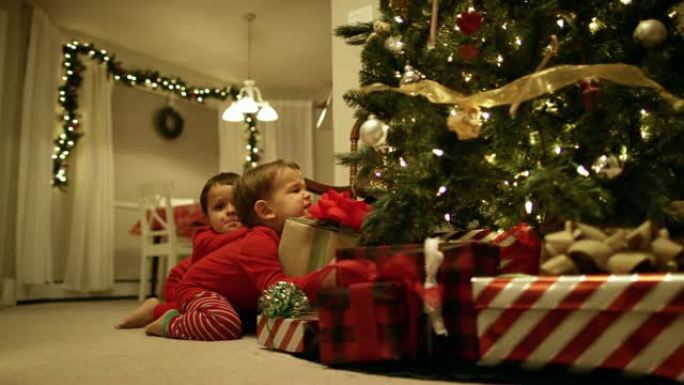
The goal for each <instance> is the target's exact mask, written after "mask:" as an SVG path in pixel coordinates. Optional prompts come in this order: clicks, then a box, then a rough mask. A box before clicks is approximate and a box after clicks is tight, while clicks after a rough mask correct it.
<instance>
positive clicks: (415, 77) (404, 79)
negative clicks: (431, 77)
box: [399, 64, 424, 84]
mask: <svg viewBox="0 0 684 385" xmlns="http://www.w3.org/2000/svg"><path fill="white" fill-rule="evenodd" d="M423 78H424V76H423V74H421V73H420V72H419V71H418V70H416V69H415V68H413V67H412V66H411V65H410V64H407V65H406V66H404V74H403V75H402V76H401V80H399V84H410V83H415V82H417V81H419V80H421V79H423Z"/></svg>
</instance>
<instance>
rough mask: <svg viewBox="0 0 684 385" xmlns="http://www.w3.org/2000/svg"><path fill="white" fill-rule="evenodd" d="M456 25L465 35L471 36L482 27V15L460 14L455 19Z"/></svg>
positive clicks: (474, 13)
mask: <svg viewBox="0 0 684 385" xmlns="http://www.w3.org/2000/svg"><path fill="white" fill-rule="evenodd" d="M456 25H458V28H459V29H460V30H461V32H463V33H464V34H466V35H472V34H474V33H475V32H477V31H478V30H479V29H480V27H481V26H482V15H480V14H479V13H477V12H467V13H462V14H460V15H459V17H458V18H456Z"/></svg>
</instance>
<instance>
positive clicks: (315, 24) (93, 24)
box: [31, 0, 332, 99]
mask: <svg viewBox="0 0 684 385" xmlns="http://www.w3.org/2000/svg"><path fill="white" fill-rule="evenodd" d="M31 2H32V3H33V4H35V5H37V6H39V7H41V8H42V9H44V10H45V11H46V12H47V13H48V15H49V16H50V17H51V18H52V19H53V20H54V21H55V22H56V23H57V24H58V25H60V26H61V27H64V28H66V29H69V30H74V31H77V32H81V33H83V34H86V35H90V36H93V37H94V38H97V39H99V40H102V41H105V42H110V43H114V44H116V45H118V46H121V47H123V48H126V49H129V50H131V51H135V52H138V53H141V54H144V55H146V56H149V57H152V58H154V59H159V60H163V61H165V62H170V63H172V64H174V65H176V66H179V67H183V68H187V69H190V70H192V71H194V72H197V73H199V74H202V75H205V76H208V77H211V78H215V79H218V80H220V81H223V82H225V83H228V84H240V83H242V80H244V79H245V77H246V76H247V71H248V66H247V21H246V20H245V14H247V13H250V12H252V13H255V14H256V15H257V16H256V19H255V20H254V21H253V22H252V24H251V58H250V65H249V73H250V75H251V77H252V78H253V79H254V80H255V81H256V82H257V85H258V86H259V88H261V90H262V92H263V93H264V96H265V97H269V96H270V97H273V95H277V97H279V98H284V97H287V95H293V96H294V97H296V98H311V99H320V98H325V97H326V96H327V94H328V92H330V87H331V83H332V80H331V47H330V46H331V34H332V32H331V31H332V27H331V25H330V1H327V0H287V1H285V0H247V1H241V0H143V1H140V0H116V1H97V0H32V1H31ZM123 64H124V66H126V63H123ZM140 69H147V68H140ZM169 75H173V74H169Z"/></svg>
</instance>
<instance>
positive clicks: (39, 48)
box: [16, 8, 63, 285]
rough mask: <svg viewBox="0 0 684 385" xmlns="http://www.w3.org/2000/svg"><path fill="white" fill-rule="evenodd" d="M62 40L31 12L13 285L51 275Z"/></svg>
mask: <svg viewBox="0 0 684 385" xmlns="http://www.w3.org/2000/svg"><path fill="white" fill-rule="evenodd" d="M62 43H63V41H62V38H61V35H60V32H59V30H58V29H57V27H56V26H54V25H53V24H52V23H51V22H50V20H49V19H48V17H47V15H46V14H45V12H44V11H42V10H41V9H38V8H34V9H33V18H32V24H31V32H30V37H29V47H28V57H27V63H26V75H25V76H26V78H25V81H24V92H23V98H22V99H23V100H22V103H23V104H22V111H21V139H20V145H19V172H18V181H17V222H16V226H17V227H16V248H17V250H16V256H17V263H16V266H17V283H18V284H20V285H21V284H24V285H30V284H35V285H39V284H45V283H49V282H51V281H52V280H53V276H52V249H51V247H52V240H51V214H52V211H51V197H52V195H51V193H52V186H51V185H50V183H51V180H52V159H51V156H52V153H53V150H54V144H53V142H52V141H53V139H54V136H55V133H56V129H57V127H56V122H57V120H56V118H57V116H56V111H55V106H56V103H57V87H58V86H59V83H60V76H61V74H60V70H61V63H62V60H61V57H62V54H61V51H62Z"/></svg>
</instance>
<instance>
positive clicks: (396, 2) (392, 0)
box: [389, 0, 409, 17]
mask: <svg viewBox="0 0 684 385" xmlns="http://www.w3.org/2000/svg"><path fill="white" fill-rule="evenodd" d="M389 6H390V8H392V9H393V10H395V11H399V13H401V15H402V16H404V17H407V16H408V10H409V0H389Z"/></svg>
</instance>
